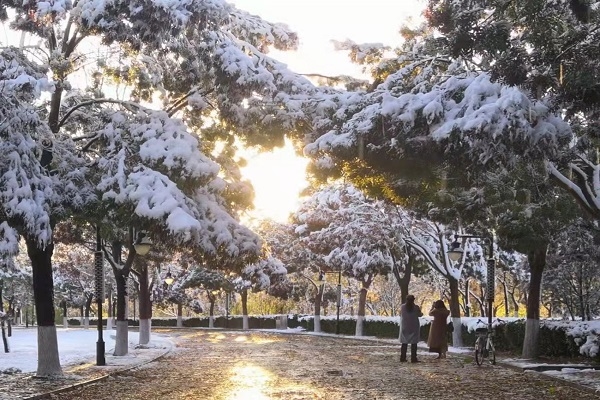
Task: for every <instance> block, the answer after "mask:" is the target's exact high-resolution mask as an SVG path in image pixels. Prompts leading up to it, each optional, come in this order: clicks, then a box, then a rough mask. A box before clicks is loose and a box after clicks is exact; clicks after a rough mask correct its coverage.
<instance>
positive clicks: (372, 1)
mask: <svg viewBox="0 0 600 400" xmlns="http://www.w3.org/2000/svg"><path fill="white" fill-rule="evenodd" d="M231 2H232V3H233V4H235V5H236V6H237V7H238V8H240V9H242V10H245V11H248V12H250V13H251V14H256V15H259V16H261V17H262V18H264V19H266V20H267V21H270V22H281V23H285V24H287V25H288V26H289V27H290V28H291V29H292V30H294V31H296V32H297V33H298V34H299V38H300V46H299V48H298V51H296V52H279V51H272V52H271V53H270V55H271V56H272V57H273V58H276V59H278V60H279V61H282V62H285V63H286V64H288V66H289V67H290V68H291V69H292V70H293V71H295V72H298V73H302V74H307V73H318V74H322V75H326V76H335V75H352V76H355V77H364V75H363V74H362V71H361V67H360V66H356V65H353V64H351V63H350V62H349V60H348V58H347V56H346V54H345V53H342V52H337V51H335V50H334V47H333V43H332V42H331V40H337V41H344V40H346V39H350V40H352V41H354V42H356V43H384V44H388V45H392V46H393V45H396V44H398V41H399V40H400V35H399V34H398V31H399V29H400V27H401V26H402V24H403V22H404V21H405V20H406V19H407V18H409V17H410V16H413V17H414V18H418V17H419V15H420V12H421V9H422V8H423V6H424V4H425V1H424V0H401V1H398V0H369V1H364V0H360V1H359V0H231ZM306 164H307V161H306V160H303V159H300V158H298V157H297V156H296V155H295V154H294V151H293V149H292V148H291V145H290V144H289V143H288V145H287V146H286V147H285V148H283V149H277V150H275V151H274V152H272V153H266V154H262V155H255V156H254V157H252V158H251V159H249V163H248V166H247V167H246V168H244V169H243V170H242V172H243V173H244V176H246V177H247V178H248V179H250V180H251V181H252V183H253V185H254V189H255V193H256V197H255V207H256V210H255V211H254V212H253V213H252V216H253V217H256V218H265V217H268V218H271V219H274V220H275V221H278V222H285V221H286V220H287V217H288V215H289V213H290V212H292V211H293V210H295V209H296V207H297V206H298V203H299V193H300V191H301V190H302V189H303V188H304V187H305V186H306V180H305V169H306Z"/></svg>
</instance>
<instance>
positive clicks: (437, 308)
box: [427, 300, 450, 358]
mask: <svg viewBox="0 0 600 400" xmlns="http://www.w3.org/2000/svg"><path fill="white" fill-rule="evenodd" d="M449 314H450V311H449V310H448V309H447V308H446V305H445V304H444V302H443V301H442V300H438V301H436V302H434V303H433V307H432V308H431V311H429V315H430V316H432V317H433V320H432V321H431V327H430V329H429V339H428V340H427V345H428V346H429V352H431V353H438V356H437V358H446V352H447V351H448V334H447V332H446V329H447V328H448V325H447V322H446V319H448V315H449Z"/></svg>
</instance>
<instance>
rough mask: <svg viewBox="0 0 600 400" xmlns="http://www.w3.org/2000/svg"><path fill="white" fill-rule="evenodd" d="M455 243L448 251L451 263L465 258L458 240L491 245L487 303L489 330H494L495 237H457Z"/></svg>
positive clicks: (491, 235) (488, 264) (488, 260)
mask: <svg viewBox="0 0 600 400" xmlns="http://www.w3.org/2000/svg"><path fill="white" fill-rule="evenodd" d="M454 237H455V241H454V242H452V244H451V245H450V250H448V252H447V253H448V258H450V260H451V261H454V262H457V261H458V260H460V258H461V257H462V256H463V253H464V249H463V248H462V247H461V246H460V243H459V242H458V238H463V239H470V238H478V239H484V240H486V241H487V242H488V244H489V249H488V259H487V279H486V285H487V289H488V292H487V301H488V311H487V314H488V329H490V330H491V329H492V314H493V312H494V308H493V305H494V295H495V283H496V277H495V273H496V259H495V258H494V235H493V234H492V233H490V235H489V236H478V235H455V236H454Z"/></svg>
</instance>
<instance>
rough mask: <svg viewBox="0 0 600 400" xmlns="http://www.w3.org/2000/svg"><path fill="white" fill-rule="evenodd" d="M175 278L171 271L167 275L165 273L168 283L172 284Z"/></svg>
mask: <svg viewBox="0 0 600 400" xmlns="http://www.w3.org/2000/svg"><path fill="white" fill-rule="evenodd" d="M174 280H175V279H173V275H171V271H169V272H167V275H165V283H166V284H167V285H172V284H173V281H174Z"/></svg>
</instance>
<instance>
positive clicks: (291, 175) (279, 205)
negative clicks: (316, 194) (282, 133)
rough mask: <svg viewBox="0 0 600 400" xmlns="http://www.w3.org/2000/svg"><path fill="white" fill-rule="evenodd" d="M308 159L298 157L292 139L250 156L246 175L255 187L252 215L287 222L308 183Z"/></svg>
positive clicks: (244, 169)
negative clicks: (267, 150)
mask: <svg viewBox="0 0 600 400" xmlns="http://www.w3.org/2000/svg"><path fill="white" fill-rule="evenodd" d="M307 164H308V160H306V159H305V158H302V157H298V156H297V155H296V153H295V152H294V148H293V146H292V144H291V143H290V142H289V141H286V144H285V146H284V147H282V148H277V149H275V150H274V151H271V152H268V153H260V154H258V155H256V156H254V157H248V165H247V166H246V167H244V168H242V174H243V175H244V177H245V178H246V179H249V180H250V181H251V182H252V185H253V186H254V190H255V194H256V195H255V198H254V206H255V209H254V210H253V211H252V212H251V216H252V217H254V218H257V219H264V218H270V219H272V220H274V221H277V222H286V221H287V219H288V217H289V214H290V213H291V212H293V211H294V210H295V209H296V208H297V207H298V203H299V195H300V192H301V191H302V189H304V188H305V187H306V186H307V181H306V165H307Z"/></svg>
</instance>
